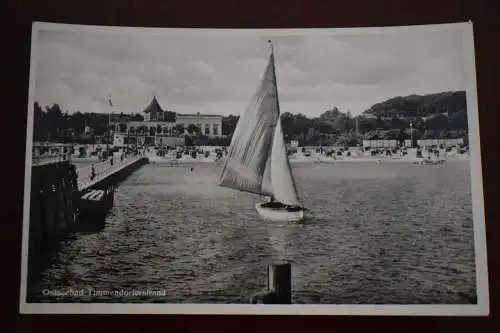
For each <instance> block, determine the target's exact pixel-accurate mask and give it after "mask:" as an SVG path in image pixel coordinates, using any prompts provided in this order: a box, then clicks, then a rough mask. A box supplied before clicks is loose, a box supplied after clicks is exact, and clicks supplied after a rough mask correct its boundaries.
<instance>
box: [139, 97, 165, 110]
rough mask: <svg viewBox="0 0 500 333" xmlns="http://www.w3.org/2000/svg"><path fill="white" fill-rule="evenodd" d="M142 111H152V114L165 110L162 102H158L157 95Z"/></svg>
mask: <svg viewBox="0 0 500 333" xmlns="http://www.w3.org/2000/svg"><path fill="white" fill-rule="evenodd" d="M142 112H144V113H151V114H155V113H161V112H163V109H162V108H161V106H160V103H158V100H157V99H156V96H154V97H153V100H152V101H151V103H149V105H148V106H147V107H146V109H145V110H144V111H142Z"/></svg>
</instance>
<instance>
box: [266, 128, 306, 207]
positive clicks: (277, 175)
mask: <svg viewBox="0 0 500 333" xmlns="http://www.w3.org/2000/svg"><path fill="white" fill-rule="evenodd" d="M270 160H271V168H270V169H271V170H270V171H271V172H270V173H271V188H272V192H273V194H274V197H275V198H276V200H277V201H279V202H281V203H283V204H285V205H290V206H301V204H300V200H299V198H298V195H297V189H296V187H295V180H294V179H293V175H292V170H291V167H290V162H289V160H288V156H287V151H286V146H285V141H284V140H283V132H282V130H281V120H278V123H277V124H276V132H275V133H274V140H273V146H272V154H271V159H270Z"/></svg>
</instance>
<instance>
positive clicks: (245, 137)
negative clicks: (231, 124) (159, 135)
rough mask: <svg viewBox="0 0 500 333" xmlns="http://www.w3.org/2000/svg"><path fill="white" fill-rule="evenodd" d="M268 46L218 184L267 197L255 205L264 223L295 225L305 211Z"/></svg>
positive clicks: (271, 53) (271, 46)
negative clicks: (287, 147)
mask: <svg viewBox="0 0 500 333" xmlns="http://www.w3.org/2000/svg"><path fill="white" fill-rule="evenodd" d="M269 47H270V55H269V61H268V64H267V67H266V70H265V72H264V75H263V76H262V79H261V82H260V84H259V86H258V88H257V91H256V93H255V94H254V96H253V98H252V100H251V101H250V104H249V105H248V106H247V109H246V110H245V112H244V113H243V114H242V115H241V116H240V119H239V121H238V123H237V125H236V128H235V130H234V134H233V137H232V140H231V143H230V146H229V149H228V154H227V157H226V161H225V163H224V166H223V169H222V174H221V177H220V184H219V185H220V186H222V187H227V188H231V189H236V190H239V191H243V192H248V193H253V194H257V195H260V196H264V197H267V201H265V202H262V203H258V204H256V206H255V208H256V211H257V212H258V214H259V215H260V216H261V217H262V218H264V219H266V220H272V221H290V222H298V221H301V220H302V219H303V218H304V211H305V210H306V209H305V208H304V207H303V205H302V203H301V201H300V199H299V196H298V193H297V188H296V185H295V179H294V177H293V173H292V170H291V167H290V162H289V160H288V156H287V150H286V146H285V141H284V138H283V131H282V127H281V120H280V105H279V98H278V87H277V83H276V68H275V61H274V50H273V44H272V42H271V41H269Z"/></svg>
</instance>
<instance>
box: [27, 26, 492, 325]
mask: <svg viewBox="0 0 500 333" xmlns="http://www.w3.org/2000/svg"><path fill="white" fill-rule="evenodd" d="M475 75H476V74H475V59H474V38H473V24H472V22H460V23H448V24H439V25H420V26H401V27H377V28H343V29H333V28H331V29H253V30H252V29H173V28H141V27H110V26H84V25H66V24H53V23H42V22H35V23H34V24H33V29H32V41H31V57H30V86H29V98H28V100H29V102H28V105H27V108H26V112H27V114H28V118H27V119H28V121H27V136H26V137H27V140H26V142H27V143H26V169H25V194H24V195H25V197H24V220H23V253H22V274H21V290H20V295H21V299H20V311H21V313H174V314H184V313H185V314H197V313H199V314H322V315H328V314H331V315H346V314H347V315H381V314H390V315H464V316H470V315H476V316H481V315H488V313H489V299H488V279H487V265H486V237H485V217H484V203H483V180H482V170H481V152H480V141H479V140H480V139H479V116H478V115H479V112H478V107H477V105H478V103H477V92H476V77H475Z"/></svg>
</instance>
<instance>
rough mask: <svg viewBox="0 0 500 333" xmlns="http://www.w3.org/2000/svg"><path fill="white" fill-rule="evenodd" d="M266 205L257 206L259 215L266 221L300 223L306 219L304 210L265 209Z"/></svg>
mask: <svg viewBox="0 0 500 333" xmlns="http://www.w3.org/2000/svg"><path fill="white" fill-rule="evenodd" d="M263 205H265V203H259V204H256V205H255V209H256V210H257V213H259V215H260V216H261V217H262V218H263V219H265V220H270V221H279V222H299V221H301V220H303V219H304V210H302V209H301V210H297V211H288V210H286V209H282V208H269V207H264V206H263Z"/></svg>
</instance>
